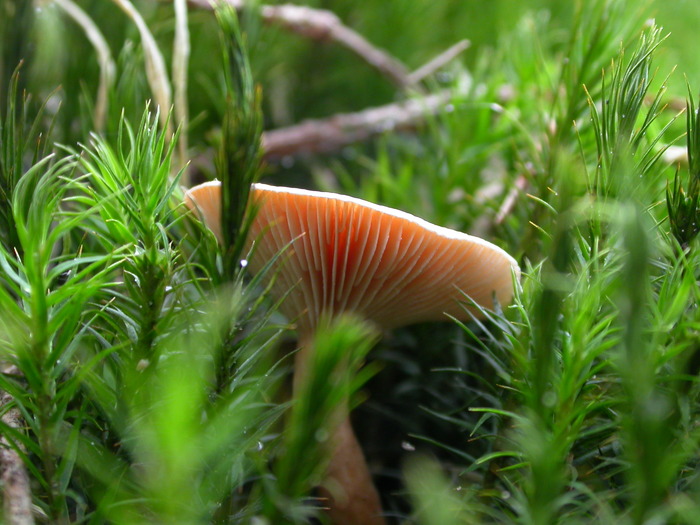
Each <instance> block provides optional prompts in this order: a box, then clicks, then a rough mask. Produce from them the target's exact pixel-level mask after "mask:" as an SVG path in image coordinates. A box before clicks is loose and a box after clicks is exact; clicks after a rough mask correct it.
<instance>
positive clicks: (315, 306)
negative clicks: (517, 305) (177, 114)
mask: <svg viewBox="0 0 700 525" xmlns="http://www.w3.org/2000/svg"><path fill="white" fill-rule="evenodd" d="M251 198H252V199H254V200H255V202H256V203H257V205H258V212H257V215H256V216H255V219H254V221H253V224H252V226H251V229H250V233H249V236H248V241H247V242H248V246H249V247H251V248H252V249H253V250H252V256H251V258H250V261H248V268H250V269H251V271H252V272H253V273H256V272H258V271H260V270H261V269H262V268H263V267H264V266H265V264H266V263H267V262H268V261H270V260H272V259H273V258H274V257H276V256H277V255H278V254H279V253H280V252H281V251H282V250H284V249H285V247H287V249H286V251H284V253H283V255H282V256H281V257H279V258H278V259H277V263H276V266H277V267H276V268H275V269H274V270H272V272H271V273H270V275H271V278H274V279H275V281H274V284H273V293H274V294H275V295H277V296H278V297H282V296H283V294H288V296H287V297H286V299H285V300H284V302H283V303H282V306H281V309H282V311H283V313H284V314H285V315H286V316H287V317H288V318H290V319H294V320H296V321H297V323H298V328H299V330H300V331H305V330H307V332H306V333H309V332H308V331H310V330H313V329H314V328H315V325H316V322H317V321H318V319H319V318H320V317H321V316H322V314H327V315H331V316H332V315H335V314H339V313H341V312H354V313H356V314H359V315H361V316H363V317H365V318H366V319H369V320H371V321H373V322H375V323H377V324H378V325H379V326H381V327H383V328H395V327H397V326H402V325H406V324H410V323H414V322H421V321H433V320H444V319H445V315H446V314H448V315H451V316H453V317H456V318H458V319H468V318H469V316H470V314H469V313H468V311H470V312H471V314H473V315H477V316H478V315H479V312H478V309H476V308H474V307H473V306H468V305H465V304H464V303H465V301H466V298H465V295H464V294H466V295H467V296H469V297H470V298H471V299H472V300H473V301H474V302H475V303H476V304H478V305H481V306H483V307H486V308H492V307H493V306H494V297H495V298H496V299H497V301H498V302H499V303H501V304H506V303H508V302H510V300H511V299H512V296H513V277H515V278H516V279H518V278H519V277H520V268H519V267H518V264H517V262H516V261H515V260H514V259H513V258H512V257H511V256H510V255H508V254H507V253H506V252H505V251H504V250H502V249H501V248H499V247H498V246H495V245H494V244H491V243H489V242H487V241H484V240H483V239H479V238H478V237H473V236H471V235H467V234H465V233H461V232H458V231H455V230H451V229H449V228H444V227H441V226H436V225H434V224H431V223H429V222H427V221H425V220H423V219H420V218H418V217H415V216H414V215H411V214H409V213H405V212H402V211H399V210H395V209H392V208H388V207H386V206H380V205H378V204H373V203H370V202H367V201H363V200H361V199H357V198H354V197H348V196H345V195H339V194H335V193H326V192H319V191H309V190H303V189H296V188H285V187H277V186H270V185H267V184H254V185H253V189H252V192H251ZM186 201H187V202H188V204H189V205H190V206H192V202H194V203H195V204H196V207H197V208H198V209H199V211H200V213H201V214H202V217H203V219H204V221H205V222H206V224H207V225H208V226H209V227H210V228H211V229H212V231H213V232H214V233H215V234H216V235H217V237H218V238H219V239H220V238H221V235H220V183H219V182H216V181H215V182H208V183H205V184H202V185H200V186H196V187H194V188H192V189H191V190H189V191H188V192H187V195H186Z"/></svg>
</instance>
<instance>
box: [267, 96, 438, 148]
mask: <svg viewBox="0 0 700 525" xmlns="http://www.w3.org/2000/svg"><path fill="white" fill-rule="evenodd" d="M451 96H452V94H451V92H449V91H442V92H438V93H435V94H432V95H428V96H426V97H422V98H415V99H411V100H407V101H405V102H398V103H394V104H388V105H386V106H379V107H375V108H369V109H365V110H363V111H358V112H357V113H341V114H338V115H333V116H332V117H329V118H325V119H313V120H306V121H303V122H301V123H300V124H296V125H294V126H289V127H287V128H281V129H276V130H271V131H267V132H265V133H264V134H263V149H264V151H265V157H266V158H268V159H276V158H280V157H284V156H286V155H297V154H300V153H327V152H331V151H337V150H339V149H341V148H342V147H343V146H346V145H348V144H352V143H355V142H362V141H364V140H367V139H368V138H370V137H372V136H374V135H377V134H380V133H382V132H385V131H388V130H396V131H406V130H411V129H414V128H415V127H416V126H417V125H418V124H419V123H421V122H423V121H424V120H425V118H426V116H428V115H433V114H435V113H437V112H438V111H439V110H440V108H442V107H444V106H445V104H446V103H447V102H448V101H449V100H450V97H451Z"/></svg>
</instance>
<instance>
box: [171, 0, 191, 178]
mask: <svg viewBox="0 0 700 525" xmlns="http://www.w3.org/2000/svg"><path fill="white" fill-rule="evenodd" d="M189 59H190V32H189V28H188V27H187V0H175V42H174V45H173V88H174V90H175V98H174V100H175V119H176V120H177V123H178V125H179V126H181V130H180V135H179V137H178V157H179V167H180V168H181V167H183V166H184V164H185V162H186V159H187V127H188V124H189V111H188V108H187V64H188V63H189ZM182 178H183V180H182V184H184V185H185V186H189V180H188V177H187V173H186V172H185V173H183V175H182Z"/></svg>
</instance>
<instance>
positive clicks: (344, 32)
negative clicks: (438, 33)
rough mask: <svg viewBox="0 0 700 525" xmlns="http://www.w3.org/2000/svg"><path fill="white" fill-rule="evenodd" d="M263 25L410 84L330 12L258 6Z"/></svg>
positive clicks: (232, 0) (398, 66)
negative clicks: (334, 48) (323, 44)
mask: <svg viewBox="0 0 700 525" xmlns="http://www.w3.org/2000/svg"><path fill="white" fill-rule="evenodd" d="M224 1H225V2H228V3H229V4H231V5H232V6H233V7H234V8H235V9H242V8H243V7H244V6H245V2H244V1H243V0H224ZM189 3H190V5H192V6H194V7H199V8H204V9H212V8H213V6H214V5H215V2H214V1H212V0H189ZM260 14H261V16H262V19H263V22H265V23H267V24H274V25H278V26H280V27H282V28H284V29H286V30H288V31H291V32H293V33H297V34H299V35H302V36H304V37H306V38H310V39H313V40H319V41H333V42H337V43H338V44H341V45H343V46H345V47H346V48H348V49H349V50H350V51H352V52H353V53H355V54H357V55H358V56H360V57H361V58H362V59H363V60H364V61H365V62H367V63H368V64H369V65H371V66H372V67H374V68H376V69H377V70H378V71H379V72H380V73H382V74H383V75H384V76H386V77H387V78H388V79H389V80H391V82H393V83H394V84H395V85H396V86H398V87H400V88H402V89H404V88H406V87H408V86H410V85H411V84H412V80H411V78H410V73H409V71H408V69H407V68H406V66H405V65H404V64H402V63H401V62H400V61H399V60H398V59H396V58H394V57H393V56H391V55H390V54H389V53H387V52H386V51H384V50H382V49H379V48H378V47H376V46H374V45H372V44H371V43H370V42H369V41H368V40H367V39H366V38H365V37H363V36H362V35H360V34H359V33H357V32H356V31H353V30H352V29H350V28H349V27H347V26H346V25H344V24H343V23H342V21H341V20H340V18H338V16H337V15H336V14H334V13H332V12H331V11H327V10H324V9H314V8H311V7H305V6H297V5H292V4H282V5H262V6H260Z"/></svg>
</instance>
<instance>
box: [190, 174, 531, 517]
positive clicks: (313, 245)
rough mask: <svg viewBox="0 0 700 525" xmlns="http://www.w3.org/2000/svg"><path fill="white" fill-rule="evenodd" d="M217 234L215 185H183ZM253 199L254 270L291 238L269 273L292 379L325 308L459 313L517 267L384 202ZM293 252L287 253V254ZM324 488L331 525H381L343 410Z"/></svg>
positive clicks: (484, 302) (389, 314)
mask: <svg viewBox="0 0 700 525" xmlns="http://www.w3.org/2000/svg"><path fill="white" fill-rule="evenodd" d="M186 198H187V202H188V203H189V204H190V206H191V205H192V202H194V203H195V205H196V207H197V208H198V210H199V211H200V213H201V215H202V217H203V219H204V221H205V222H206V223H207V225H208V226H209V227H210V228H211V229H212V231H213V232H214V233H215V234H216V235H217V237H218V238H219V239H220V238H221V235H220V216H221V215H220V202H221V200H220V184H219V183H218V182H209V183H205V184H202V185H200V186H197V187H195V188H192V189H191V190H189V191H188V192H187V196H186ZM251 198H252V199H254V200H255V202H256V203H257V204H258V211H257V215H256V217H255V219H254V221H253V224H252V227H251V229H250V232H249V239H248V245H249V246H251V245H252V243H256V246H255V251H254V256H253V257H252V258H251V260H250V261H249V264H248V268H250V269H251V271H252V272H253V273H255V272H257V271H259V270H260V269H261V268H262V267H263V266H264V265H265V264H266V262H267V261H269V260H271V259H272V258H273V257H275V255H276V254H278V253H279V252H280V250H282V249H284V248H285V247H286V246H288V245H289V244H290V243H291V250H288V252H287V253H288V256H287V257H285V259H284V261H283V262H280V263H279V264H280V267H279V268H278V269H277V272H275V275H276V280H275V282H274V287H273V294H276V295H278V296H280V297H281V296H282V294H288V296H287V298H286V300H285V301H284V302H283V303H282V306H281V309H282V312H283V313H284V314H285V315H286V316H287V317H288V318H289V319H294V320H296V321H297V329H298V333H299V346H300V351H299V353H298V354H297V356H296V361H295V384H297V383H298V381H299V380H300V379H299V378H301V377H303V374H304V369H305V362H306V348H307V347H308V345H307V342H308V341H310V340H311V338H312V336H313V333H314V330H315V328H316V324H317V322H318V320H319V319H320V318H321V317H322V315H327V316H333V315H337V314H340V313H342V312H353V313H355V314H358V315H360V316H363V317H364V318H366V319H368V320H370V321H373V322H374V323H376V324H377V325H378V326H379V327H381V328H384V329H389V328H395V327H398V326H403V325H406V324H410V323H415V322H421V321H432V320H444V319H445V318H446V317H445V315H446V314H447V315H451V316H454V317H456V318H459V319H465V318H468V317H469V315H470V314H469V313H467V311H470V312H471V314H474V315H478V309H476V308H474V307H473V306H472V307H469V306H466V307H465V305H464V304H463V299H464V295H463V293H465V294H467V295H468V296H469V297H470V298H471V299H472V300H473V301H474V302H475V303H476V304H478V305H481V306H483V307H487V308H491V307H493V305H494V298H495V299H496V300H497V301H498V302H499V303H501V304H505V303H508V302H509V301H510V300H511V298H512V296H513V277H514V276H515V278H516V279H517V278H518V277H519V275H520V269H519V267H518V264H517V263H516V262H515V260H514V259H513V258H512V257H511V256H510V255H508V254H507V253H506V252H505V251H503V250H502V249H501V248H498V247H497V246H495V245H493V244H491V243H489V242H486V241H484V240H482V239H479V238H476V237H472V236H470V235H467V234H465V233H461V232H457V231H454V230H450V229H448V228H443V227H441V226H435V225H433V224H430V223H429V222H427V221H425V220H423V219H420V218H418V217H415V216H413V215H410V214H408V213H404V212H402V211H398V210H395V209H392V208H388V207H386V206H380V205H377V204H372V203H370V202H366V201H363V200H360V199H357V198H353V197H347V196H344V195H338V194H334V193H324V192H317V191H308V190H302V189H294V188H283V187H275V186H269V185H266V184H254V185H253V190H252V192H251ZM290 252H291V253H290ZM333 447H334V451H332V453H331V459H330V464H329V467H328V470H327V473H326V480H327V482H325V483H324V487H325V489H326V491H327V492H329V497H330V510H329V514H330V517H331V520H332V522H333V523H335V524H337V525H380V524H383V523H384V519H383V517H382V516H381V505H380V502H379V496H378V495H377V492H376V489H375V488H374V485H373V484H372V481H371V476H370V474H369V471H368V468H367V465H366V462H365V459H364V456H363V454H362V450H361V449H360V446H359V444H358V443H357V439H356V438H355V435H354V432H353V430H352V427H351V425H350V420H349V417H348V414H347V413H346V414H344V417H343V418H342V423H340V425H339V427H338V428H337V429H336V430H335V432H334V434H333Z"/></svg>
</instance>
